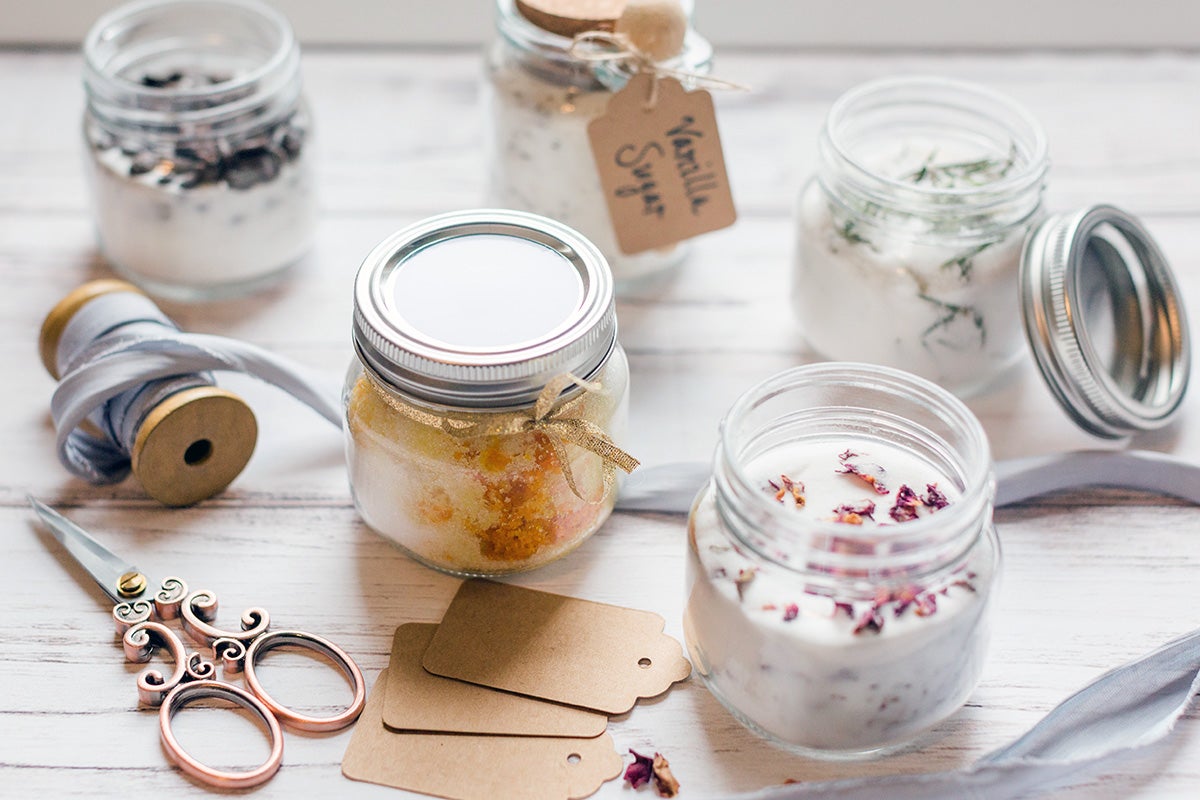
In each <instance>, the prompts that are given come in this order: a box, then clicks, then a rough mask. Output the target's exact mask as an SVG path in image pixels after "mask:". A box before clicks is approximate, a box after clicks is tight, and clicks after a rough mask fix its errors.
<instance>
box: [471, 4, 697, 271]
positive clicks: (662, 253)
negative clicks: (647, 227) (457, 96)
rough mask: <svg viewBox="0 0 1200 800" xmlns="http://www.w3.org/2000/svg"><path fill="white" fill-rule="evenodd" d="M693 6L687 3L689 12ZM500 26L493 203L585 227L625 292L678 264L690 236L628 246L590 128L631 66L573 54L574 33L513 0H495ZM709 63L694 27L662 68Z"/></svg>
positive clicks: (493, 72)
mask: <svg viewBox="0 0 1200 800" xmlns="http://www.w3.org/2000/svg"><path fill="white" fill-rule="evenodd" d="M691 6H692V3H691V2H685V3H684V7H685V9H686V10H687V12H688V16H689V19H690V13H691ZM496 26H497V31H498V36H497V39H496V41H495V43H494V45H493V46H492V48H491V49H490V51H489V57H488V63H487V70H488V75H487V78H488V79H487V80H486V81H485V84H484V100H485V106H486V108H487V115H486V116H487V122H488V128H487V135H486V137H485V143H486V147H487V162H488V202H489V204H491V205H495V206H500V207H504V208H514V209H520V210H522V211H531V212H533V213H535V214H541V215H544V216H547V217H550V218H552V219H556V220H558V221H560V222H562V223H564V224H566V225H570V226H571V227H573V228H575V229H576V230H578V231H580V232H581V233H583V234H584V235H585V236H587V237H588V238H589V239H591V240H592V242H593V243H595V245H596V246H597V247H599V248H600V251H601V252H602V253H604V256H605V258H606V259H607V260H608V263H609V266H610V267H611V269H612V271H613V276H614V278H615V280H616V287H617V291H618V292H623V291H625V290H627V289H632V288H637V287H638V286H639V285H643V284H645V283H646V282H647V281H650V280H652V279H653V278H655V277H656V276H657V277H662V276H663V275H665V274H666V273H668V271H670V270H671V269H672V268H674V267H677V266H678V265H679V264H680V263H681V262H682V261H683V259H684V257H685V255H686V250H687V245H686V244H685V243H679V244H675V245H671V246H668V247H666V248H662V249H659V250H651V251H647V252H644V253H638V254H634V255H626V254H624V253H622V252H621V249H620V246H619V244H618V243H617V236H616V233H615V232H614V231H613V226H612V220H611V218H610V217H609V213H608V206H607V205H606V203H605V199H604V193H603V191H602V190H601V188H600V177H599V174H598V173H597V171H596V162H595V159H594V157H593V156H592V149H591V144H590V143H589V140H588V132H587V127H588V123H590V122H591V121H592V120H594V119H596V118H597V117H599V116H602V115H603V114H604V112H605V109H606V108H607V107H608V101H609V99H610V98H611V97H612V95H613V93H614V92H615V91H616V90H618V89H620V88H621V87H623V86H624V85H625V81H626V80H627V78H628V73H627V72H625V71H623V70H621V69H620V68H616V67H614V66H613V65H611V64H599V63H595V62H588V61H585V60H583V59H580V58H578V57H576V56H573V55H572V54H571V46H572V42H573V40H572V38H571V37H569V36H563V35H560V34H557V33H553V32H551V31H548V30H544V29H543V28H540V27H538V26H537V25H535V24H534V23H533V22H531V21H530V20H528V19H526V18H525V17H524V16H523V15H522V14H521V12H520V10H519V9H518V8H517V4H516V2H515V0H496ZM711 60H712V47H711V46H710V45H709V44H708V42H707V41H705V40H704V39H703V38H701V37H700V36H699V34H697V33H696V32H695V31H694V30H690V29H689V30H688V32H687V35H686V38H685V40H684V49H683V52H682V53H680V54H679V55H678V56H676V57H675V58H673V59H670V60H669V61H667V62H664V66H668V67H671V68H672V69H676V70H681V71H685V72H690V73H695V74H701V75H703V74H707V73H708V71H709V68H710V65H711ZM684 83H685V86H686V85H688V82H687V81H686V80H685V81H684Z"/></svg>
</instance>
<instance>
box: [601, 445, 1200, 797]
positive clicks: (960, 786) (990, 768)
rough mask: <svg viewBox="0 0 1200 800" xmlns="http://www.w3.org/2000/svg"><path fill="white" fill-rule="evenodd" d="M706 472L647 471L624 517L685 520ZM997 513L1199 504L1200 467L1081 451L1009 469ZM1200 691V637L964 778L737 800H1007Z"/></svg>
mask: <svg viewBox="0 0 1200 800" xmlns="http://www.w3.org/2000/svg"><path fill="white" fill-rule="evenodd" d="M710 471H711V468H710V467H709V466H708V465H706V464H699V463H695V464H691V463H689V464H669V465H665V466H661V467H650V468H645V467H643V468H642V469H641V470H639V471H638V472H637V473H635V474H634V475H632V476H630V478H629V479H628V480H627V481H626V484H625V486H624V487H623V488H622V494H621V496H620V498H619V499H618V501H617V508H618V509H621V510H624V511H651V512H659V513H669V514H678V513H686V512H687V510H688V508H689V506H690V505H691V502H692V499H693V498H694V497H695V495H696V493H697V492H698V491H699V488H700V487H701V486H703V485H704V482H705V481H706V480H707V479H708V476H709V474H710ZM996 474H997V492H996V505H998V506H1002V505H1007V504H1009V503H1016V502H1019V501H1021V500H1026V499H1029V498H1030V497H1036V496H1037V495H1040V494H1044V493H1046V492H1049V491H1054V490H1057V489H1067V488H1073V487H1081V486H1118V487H1122V488H1132V489H1141V490H1145V491H1149V492H1156V493H1159V494H1166V495H1171V496H1174V497H1180V498H1182V499H1184V500H1189V501H1191V502H1193V503H1200V468H1198V467H1196V466H1194V465H1192V464H1187V463H1185V462H1182V461H1179V460H1178V459H1175V458H1172V457H1171V456H1168V455H1164V454H1162V453H1152V452H1139V451H1127V452H1080V453H1064V454H1060V455H1053V456H1038V457H1033V458H1022V459H1014V460H1012V461H1002V462H1000V463H999V464H997V466H996ZM1198 690H1200V630H1197V631H1193V632H1191V633H1189V634H1187V635H1185V636H1182V637H1180V638H1179V639H1175V640H1174V641H1172V642H1170V643H1168V644H1166V645H1164V646H1163V647H1161V648H1159V649H1158V650H1155V651H1154V652H1153V653H1150V654H1149V655H1146V656H1144V657H1142V658H1139V659H1137V660H1136V661H1132V662H1130V663H1128V664H1125V665H1124V666H1121V667H1118V668H1116V669H1114V670H1112V671H1111V672H1107V673H1105V674H1104V675H1102V676H1100V677H1099V678H1097V679H1096V680H1095V681H1093V682H1092V683H1090V684H1088V685H1087V686H1086V687H1084V688H1083V689H1081V690H1080V691H1079V692H1076V693H1075V694H1074V695H1072V696H1071V697H1069V698H1067V699H1066V700H1065V701H1063V702H1062V703H1060V704H1059V705H1058V706H1057V707H1056V708H1055V709H1054V710H1053V711H1051V712H1050V713H1049V714H1047V715H1046V716H1045V717H1044V718H1043V719H1042V720H1041V721H1040V722H1038V723H1037V724H1036V725H1035V726H1033V728H1031V729H1030V730H1029V731H1028V732H1027V733H1025V735H1024V736H1021V737H1020V738H1018V739H1017V740H1015V741H1014V742H1012V743H1011V744H1009V745H1007V746H1005V747H1002V748H1000V749H999V750H996V751H995V752H992V753H989V754H988V755H986V756H984V757H983V758H981V759H979V760H978V761H976V762H975V763H974V764H972V765H970V766H968V767H965V768H963V769H958V770H951V771H946V772H934V773H928V774H924V775H887V776H878V777H870V778H857V779H850V780H838V781H814V782H809V783H796V784H789V785H786V786H777V787H772V788H769V789H763V790H761V791H757V792H752V793H749V794H741V795H737V797H736V798H735V800H793V799H796V800H803V798H810V797H811V798H816V797H821V798H836V799H837V800H881V798H886V800H936V799H938V798H945V799H946V800H951V799H952V798H953V800H959V799H960V798H977V799H978V800H983V799H984V798H986V799H987V800H1008V799H1009V798H1018V797H1024V796H1029V795H1032V794H1035V793H1037V792H1041V791H1045V790H1047V789H1050V788H1053V787H1054V786H1058V785H1062V784H1063V783H1066V782H1068V781H1069V780H1071V779H1072V777H1074V776H1076V775H1077V774H1078V773H1081V772H1083V771H1086V770H1088V769H1090V768H1094V767H1096V766H1097V765H1099V764H1101V763H1106V762H1108V761H1109V760H1111V759H1113V758H1116V757H1119V756H1122V755H1125V754H1127V753H1130V752H1132V751H1134V750H1137V749H1139V748H1143V747H1147V746H1149V745H1151V744H1153V743H1155V742H1157V741H1159V740H1161V739H1163V738H1164V737H1165V736H1166V735H1167V734H1168V733H1170V732H1171V730H1172V729H1173V728H1174V726H1175V723H1176V722H1177V721H1178V720H1179V718H1180V717H1181V716H1182V715H1183V714H1184V713H1185V712H1186V711H1187V709H1188V707H1189V705H1190V702H1191V698H1192V697H1193V696H1194V695H1195V694H1196V692H1197V691H1198Z"/></svg>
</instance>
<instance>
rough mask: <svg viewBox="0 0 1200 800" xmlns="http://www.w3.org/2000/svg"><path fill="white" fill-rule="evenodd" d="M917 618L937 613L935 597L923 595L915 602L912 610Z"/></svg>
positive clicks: (930, 594) (933, 595)
mask: <svg viewBox="0 0 1200 800" xmlns="http://www.w3.org/2000/svg"><path fill="white" fill-rule="evenodd" d="M913 610H914V611H915V612H916V614H917V616H918V617H928V616H930V615H931V614H933V613H934V612H935V611H937V595H935V594H932V593H929V594H923V595H921V596H920V597H918V598H917V600H916V608H915V609H913Z"/></svg>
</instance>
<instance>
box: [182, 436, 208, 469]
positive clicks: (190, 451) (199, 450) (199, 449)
mask: <svg viewBox="0 0 1200 800" xmlns="http://www.w3.org/2000/svg"><path fill="white" fill-rule="evenodd" d="M212 452H213V446H212V442H211V441H209V440H208V439H197V440H196V441H194V442H192V443H191V444H189V445H188V447H187V450H184V451H183V463H185V464H187V465H188V466H189V467H198V466H200V465H201V464H203V463H204V462H205V461H208V459H209V458H210V457H211V456H212Z"/></svg>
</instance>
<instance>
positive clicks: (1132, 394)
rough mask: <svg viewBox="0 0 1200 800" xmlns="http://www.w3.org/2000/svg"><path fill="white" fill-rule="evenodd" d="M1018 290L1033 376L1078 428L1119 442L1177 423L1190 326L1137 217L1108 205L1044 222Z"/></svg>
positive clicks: (1025, 257) (1032, 239)
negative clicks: (1040, 379)
mask: <svg viewBox="0 0 1200 800" xmlns="http://www.w3.org/2000/svg"><path fill="white" fill-rule="evenodd" d="M1020 291H1021V313H1022V318H1023V321H1024V325H1025V333H1026V337H1027V338H1028V340H1029V344H1030V347H1031V349H1032V351H1033V355H1034V358H1035V361H1036V362H1037V365H1038V368H1039V369H1040V370H1041V373H1042V375H1043V377H1044V378H1045V379H1046V383H1047V384H1048V386H1049V387H1050V389H1051V391H1052V392H1053V393H1054V396H1055V398H1056V399H1057V400H1058V402H1059V403H1060V404H1061V405H1062V407H1063V409H1064V410H1065V411H1066V412H1067V414H1068V415H1069V416H1070V417H1071V418H1072V419H1073V420H1074V421H1075V422H1076V423H1077V424H1078V425H1079V426H1080V427H1081V428H1083V429H1084V430H1086V431H1088V432H1089V433H1092V434H1094V435H1096V436H1099V437H1102V438H1107V439H1120V438H1124V437H1127V436H1130V435H1132V434H1134V433H1137V432H1139V431H1148V430H1153V429H1156V428H1160V427H1162V426H1164V425H1166V424H1168V423H1169V422H1170V421H1171V420H1172V419H1173V418H1174V417H1175V415H1176V413H1177V412H1178V410H1179V408H1180V406H1181V403H1182V400H1183V396H1184V393H1185V391H1186V389H1187V384H1188V379H1189V377H1190V371H1191V345H1190V341H1189V338H1188V327H1187V320H1186V317H1185V314H1184V310H1183V306H1182V303H1181V301H1180V299H1179V290H1178V287H1177V284H1176V282H1175V279H1174V276H1173V274H1172V272H1171V268H1170V265H1169V264H1168V262H1167V260H1166V257H1165V256H1164V255H1163V253H1162V251H1161V250H1160V249H1159V247H1158V245H1157V244H1156V243H1155V241H1154V239H1153V238H1152V237H1151V236H1150V234H1149V232H1148V231H1147V230H1146V229H1145V227H1143V225H1142V224H1141V222H1139V221H1138V220H1137V219H1136V218H1135V217H1133V216H1132V215H1130V214H1128V213H1126V212H1124V211H1121V210H1120V209H1117V208H1114V207H1112V206H1107V205H1097V206H1091V207H1089V208H1085V209H1083V210H1081V211H1077V212H1070V213H1065V214H1058V215H1053V216H1051V217H1049V218H1048V219H1046V220H1045V221H1044V222H1042V223H1041V224H1040V225H1039V226H1038V227H1037V228H1035V229H1034V230H1033V231H1032V232H1031V233H1030V235H1029V237H1028V239H1027V240H1026V242H1025V248H1024V252H1023V253H1022V258H1021V278H1020Z"/></svg>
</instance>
